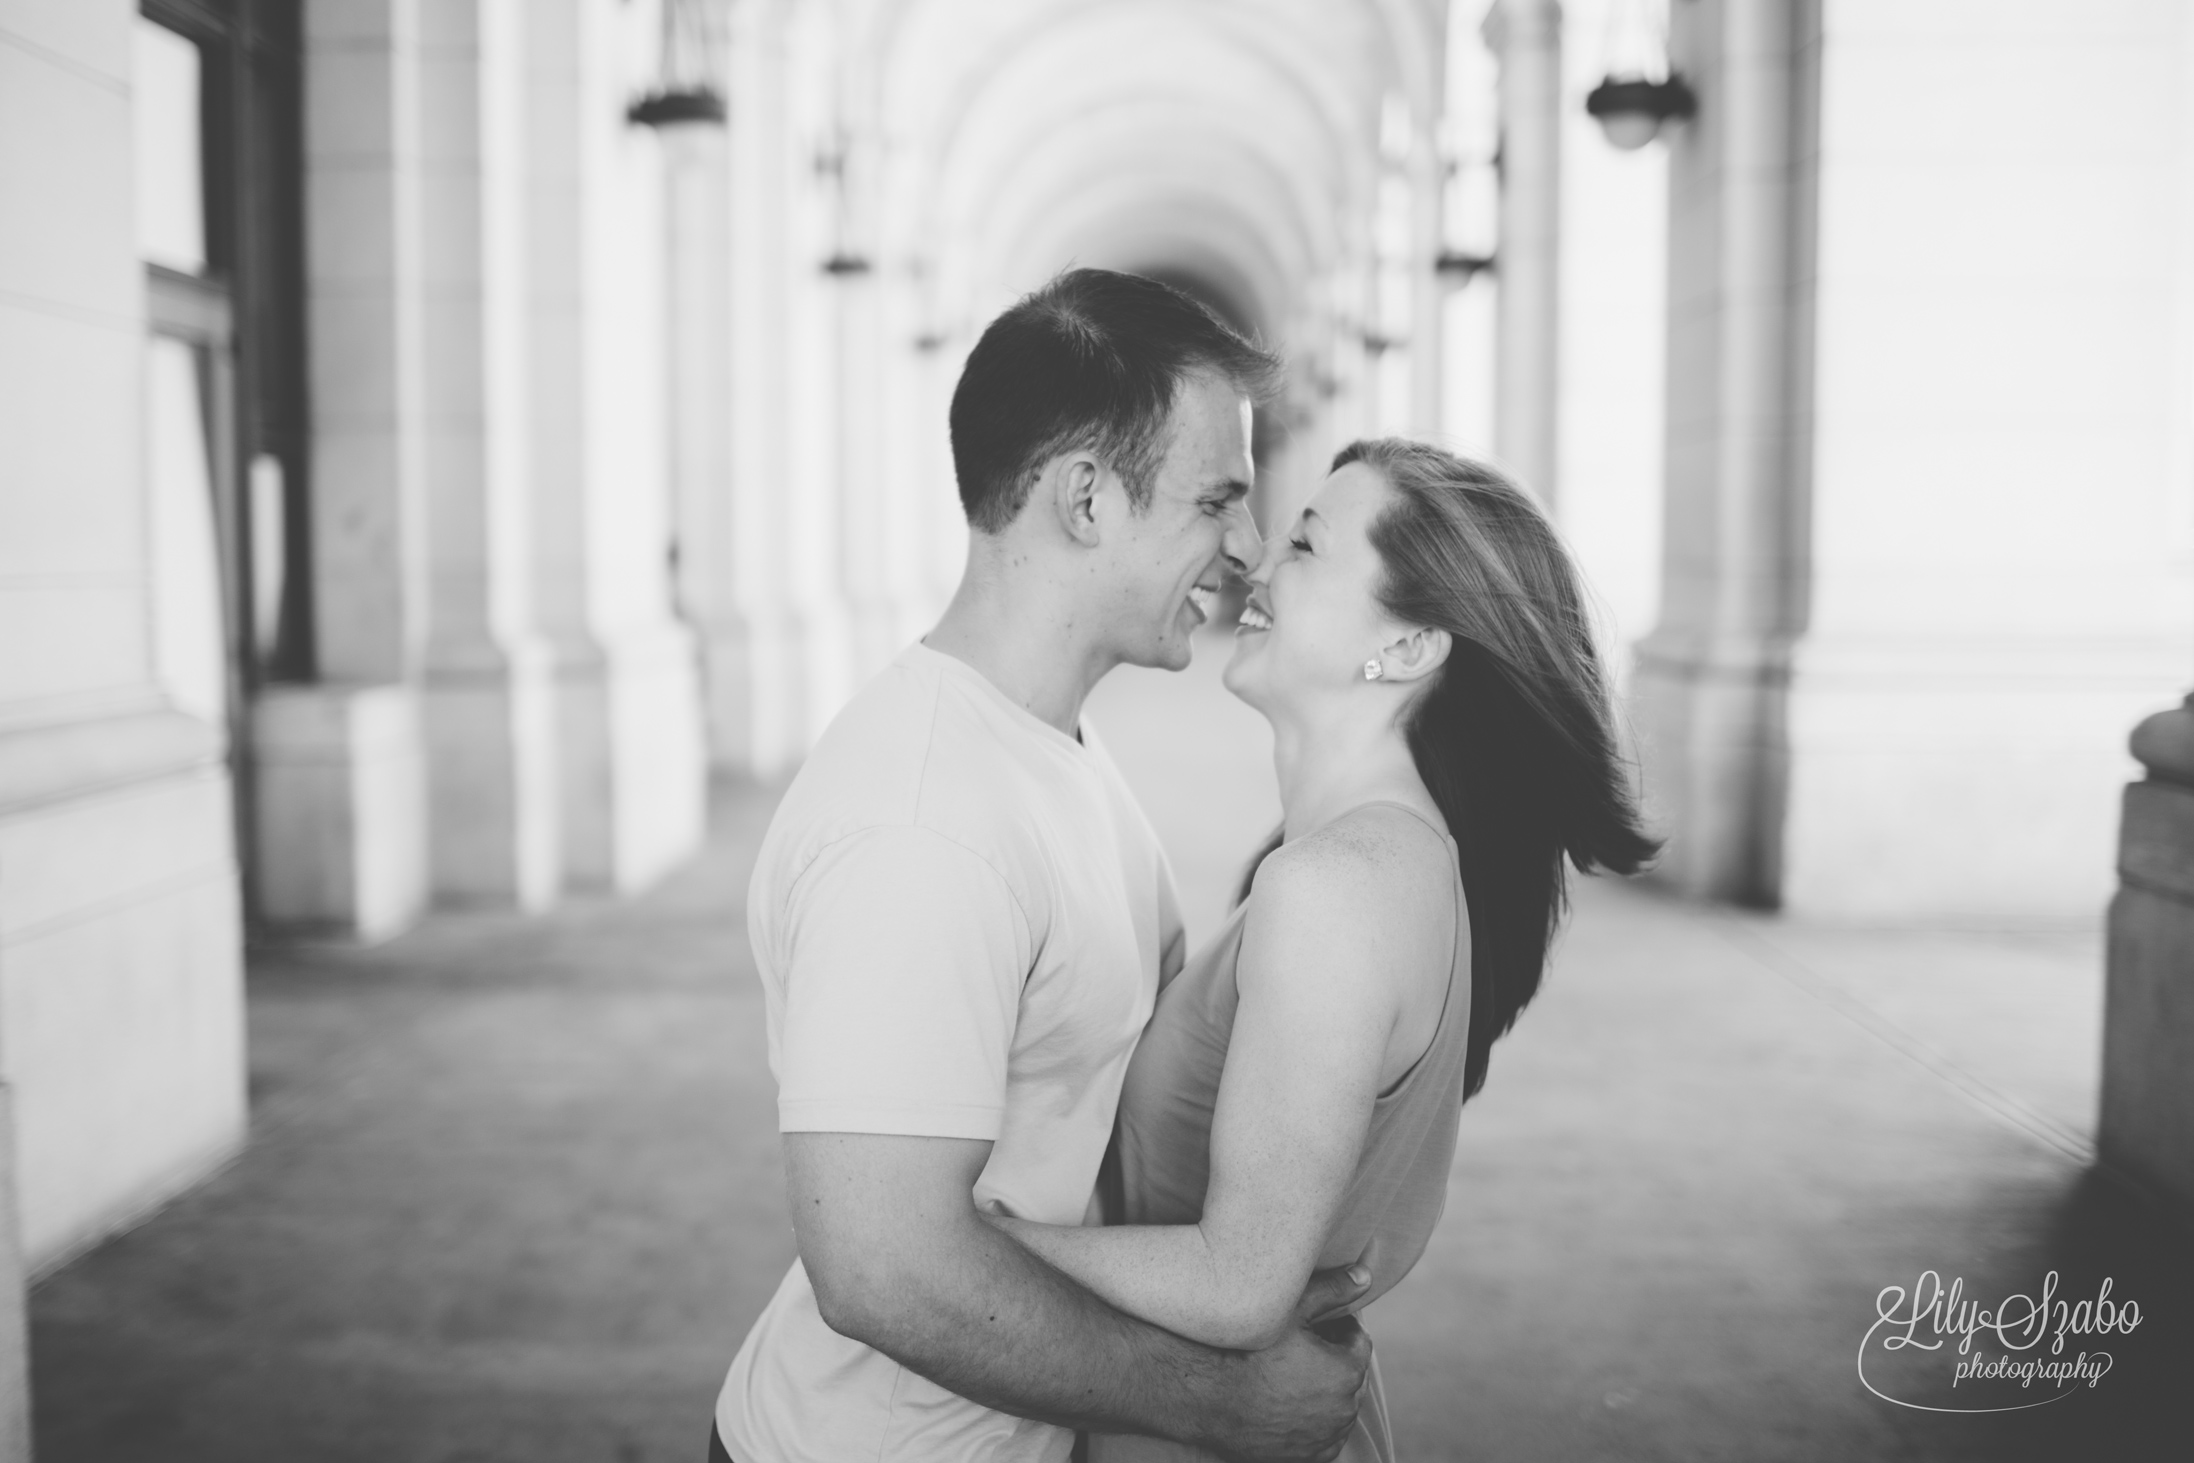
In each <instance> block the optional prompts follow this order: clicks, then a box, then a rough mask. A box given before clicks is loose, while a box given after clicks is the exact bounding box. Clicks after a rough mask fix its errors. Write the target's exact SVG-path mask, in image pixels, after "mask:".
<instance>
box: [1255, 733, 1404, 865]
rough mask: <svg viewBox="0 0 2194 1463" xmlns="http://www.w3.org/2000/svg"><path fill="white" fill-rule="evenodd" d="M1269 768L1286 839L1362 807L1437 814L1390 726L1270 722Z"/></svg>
mask: <svg viewBox="0 0 2194 1463" xmlns="http://www.w3.org/2000/svg"><path fill="white" fill-rule="evenodd" d="M1272 762H1273V769H1274V771H1275V772H1276V773H1277V774H1278V777H1279V783H1280V816H1281V826H1282V828H1283V830H1284V834H1285V836H1286V837H1288V838H1299V837H1301V836H1302V835H1303V834H1305V833H1311V832H1315V831H1316V830H1317V829H1320V828H1323V827H1324V826H1325V825H1326V824H1328V823H1330V822H1332V821H1333V820H1334V819H1336V818H1338V817H1340V816H1341V815H1342V814H1343V813H1346V812H1348V811H1349V810H1350V809H1351V808H1357V807H1361V806H1362V805H1363V804H1365V803H1369V802H1379V801H1393V802H1399V803H1407V804H1409V805H1410V806H1412V807H1421V808H1423V809H1425V810H1426V811H1428V812H1437V811H1438V808H1437V805H1436V804H1435V803H1434V802H1433V799H1432V794H1431V793H1430V792H1429V791H1428V790H1427V789H1426V788H1425V784H1424V779H1423V778H1421V777H1419V776H1418V775H1417V763H1416V759H1415V758H1413V757H1411V756H1410V752H1409V742H1408V739H1407V738H1406V737H1405V736H1404V735H1403V733H1402V729H1401V727H1400V726H1398V725H1396V724H1395V722H1394V721H1393V720H1391V719H1379V720H1374V719H1372V718H1370V717H1366V716H1360V715H1346V716H1343V715H1327V716H1323V717H1319V716H1305V717H1299V718H1298V717H1275V718H1273V725H1272Z"/></svg>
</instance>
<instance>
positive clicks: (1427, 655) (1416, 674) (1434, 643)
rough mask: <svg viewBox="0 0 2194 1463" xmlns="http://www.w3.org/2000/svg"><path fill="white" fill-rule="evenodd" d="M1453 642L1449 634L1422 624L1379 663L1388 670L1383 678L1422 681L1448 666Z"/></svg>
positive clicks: (1386, 652)
mask: <svg viewBox="0 0 2194 1463" xmlns="http://www.w3.org/2000/svg"><path fill="white" fill-rule="evenodd" d="M1453 643H1454V642H1453V641H1452V640H1451V639H1450V638H1449V636H1448V633H1447V631H1445V630H1442V629H1440V628H1439V627H1437V626H1433V625H1421V626H1419V627H1418V628H1417V629H1414V630H1412V631H1410V632H1409V633H1408V634H1407V635H1404V636H1403V637H1402V638H1401V639H1399V640H1397V641H1395V642H1394V643H1392V644H1391V645H1389V646H1387V648H1386V650H1385V651H1384V652H1383V653H1381V655H1380V657H1379V660H1380V662H1381V664H1382V666H1383V667H1384V670H1385V674H1384V675H1383V676H1382V677H1381V679H1383V680H1388V681H1421V680H1423V679H1424V678H1425V677H1426V676H1429V675H1431V674H1432V673H1433V672H1434V671H1436V670H1438V669H1439V668H1440V667H1441V666H1443V665H1446V664H1447V653H1448V649H1449V647H1450V646H1451V645H1452V644H1453Z"/></svg>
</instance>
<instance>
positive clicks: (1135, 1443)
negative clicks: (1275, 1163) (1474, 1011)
mask: <svg viewBox="0 0 2194 1463" xmlns="http://www.w3.org/2000/svg"><path fill="white" fill-rule="evenodd" d="M1366 806H1374V807H1397V808H1401V809H1402V810H1403V811H1404V812H1406V813H1408V814H1409V815H1410V816H1411V817H1414V818H1417V819H1418V820H1419V821H1420V822H1423V823H1425V825H1426V826H1427V827H1429V828H1431V829H1432V830H1433V832H1435V833H1437V834H1439V835H1440V838H1441V840H1442V841H1443V842H1445V843H1446V844H1447V849H1448V859H1449V863H1450V866H1451V868H1454V869H1455V873H1454V876H1453V879H1452V881H1451V887H1452V891H1453V900H1454V909H1453V924H1452V926H1451V928H1452V929H1453V930H1454V935H1453V941H1454V950H1453V954H1452V955H1451V956H1450V957H1449V960H1448V987H1447V998H1446V1001H1445V1002H1444V1004H1443V1005H1442V1007H1441V1011H1440V1019H1439V1024H1438V1025H1437V1026H1436V1027H1435V1028H1434V1029H1433V1033H1432V1042H1431V1044H1430V1045H1429V1046H1427V1047H1426V1048H1425V1051H1424V1055H1422V1056H1421V1057H1419V1058H1418V1059H1417V1062H1416V1064H1415V1065H1414V1066H1412V1067H1411V1068H1410V1069H1409V1071H1408V1072H1406V1073H1404V1074H1403V1076H1402V1078H1401V1080H1400V1081H1398V1082H1396V1083H1395V1084H1394V1085H1393V1086H1392V1087H1390V1088H1389V1089H1387V1091H1386V1092H1384V1093H1383V1094H1381V1095H1380V1096H1379V1098H1378V1099H1377V1100H1376V1101H1375V1102H1374V1103H1373V1104H1372V1109H1371V1127H1370V1130H1369V1131H1368V1132H1367V1133H1366V1134H1365V1136H1364V1149H1363V1153H1362V1155H1361V1156H1360V1157H1359V1158H1358V1159H1357V1161H1356V1173H1355V1176H1354V1177H1353V1178H1352V1179H1351V1180H1350V1182H1349V1186H1348V1192H1347V1196H1346V1197H1345V1198H1344V1199H1343V1200H1342V1203H1341V1210H1340V1213H1339V1214H1337V1215H1336V1216H1335V1217H1334V1221H1333V1226H1332V1228H1331V1229H1330V1230H1329V1231H1328V1232H1327V1234H1326V1243H1325V1247H1324V1248H1323V1249H1322V1250H1321V1251H1320V1252H1319V1254H1318V1268H1319V1269H1321V1270H1323V1269H1330V1268H1331V1267H1333V1266H1335V1265H1346V1264H1350V1263H1352V1262H1353V1261H1355V1260H1356V1259H1357V1258H1358V1257H1359V1256H1361V1255H1362V1254H1363V1253H1364V1250H1365V1247H1366V1246H1368V1245H1369V1244H1370V1243H1371V1242H1372V1240H1373V1239H1376V1240H1377V1241H1378V1246H1377V1249H1376V1251H1375V1252H1374V1253H1373V1255H1372V1259H1371V1269H1372V1278H1371V1289H1370V1292H1369V1293H1368V1295H1367V1296H1366V1298H1365V1301H1364V1304H1365V1305H1369V1304H1370V1303H1371V1302H1372V1301H1374V1300H1377V1299H1378V1298H1379V1297H1380V1296H1382V1295H1384V1294H1386V1293H1387V1291H1389V1290H1391V1289H1393V1288H1394V1284H1395V1282H1396V1281H1398V1280H1400V1279H1401V1278H1402V1277H1403V1276H1404V1275H1407V1274H1408V1273H1409V1271H1410V1268H1411V1267H1412V1266H1414V1265H1415V1264H1416V1263H1417V1260H1418V1257H1419V1256H1421V1255H1423V1254H1424V1252H1425V1245H1426V1243H1427V1242H1428V1241H1430V1239H1431V1238H1432V1229H1433V1226H1434V1225H1436V1224H1437V1223H1439V1219H1440V1212H1441V1210H1442V1208H1443V1207H1444V1206H1445V1204H1446V1202H1447V1176H1448V1168H1449V1165H1450V1164H1451V1163H1452V1162H1453V1160H1454V1157H1455V1132H1456V1127H1457V1123H1458V1119H1459V1117H1460V1114H1461V1110H1462V1105H1463V1072H1464V1059H1465V1057H1466V1055H1467V1054H1468V1043H1469V1035H1470V941H1469V924H1468V919H1467V916H1466V913H1465V911H1466V906H1465V904H1464V900H1463V885H1462V875H1461V871H1460V868H1459V866H1457V865H1456V864H1455V859H1456V849H1455V841H1454V840H1453V839H1452V838H1450V837H1448V835H1447V833H1446V831H1445V830H1444V829H1441V828H1440V827H1438V825H1436V824H1433V823H1432V822H1431V820H1429V819H1427V818H1425V817H1424V815H1423V814H1421V813H1419V812H1417V810H1416V809H1414V808H1411V807H1409V806H1408V805H1407V804H1404V803H1386V802H1380V803H1375V804H1367V805H1366ZM1253 897H1254V896H1253ZM1249 907H1250V906H1249V902H1248V901H1245V902H1244V903H1243V904H1242V906H1241V907H1239V908H1237V909H1236V910H1235V911H1234V915H1233V917H1232V918H1231V919H1230V920H1228V922H1227V925H1226V927H1225V929H1223V930H1221V931H1220V933H1219V937H1218V938H1217V939H1216V940H1214V941H1213V942H1212V943H1211V944H1210V945H1208V946H1206V947H1205V948H1204V949H1203V950H1202V951H1201V952H1199V953H1198V954H1197V955H1196V957H1195V958H1194V959H1192V960H1190V961H1189V963H1188V964H1187V965H1186V966H1185V967H1184V968H1183V969H1182V971H1181V973H1180V974H1179V975H1177V976H1175V977H1174V978H1173V980H1172V981H1170V982H1169V983H1168V984H1167V985H1166V987H1165V989H1163V990H1161V991H1160V992H1159V993H1158V1004H1157V1008H1156V1009H1155V1010H1154V1011H1153V1012H1152V1014H1151V1018H1150V1024H1149V1025H1148V1026H1146V1027H1145V1028H1144V1030H1143V1036H1142V1040H1141V1041H1140V1042H1139V1043H1138V1044H1137V1045H1136V1048H1135V1056H1134V1058H1133V1059H1132V1060H1131V1061H1130V1062H1129V1064H1128V1069H1127V1078H1126V1082H1125V1085H1124V1086H1123V1087H1122V1089H1121V1092H1120V1111H1119V1118H1118V1120H1117V1123H1116V1126H1115V1127H1114V1129H1113V1152H1112V1154H1111V1155H1110V1166H1111V1167H1112V1172H1111V1173H1110V1174H1108V1176H1107V1177H1108V1179H1109V1180H1110V1181H1111V1183H1112V1184H1113V1185H1115V1186H1116V1192H1115V1194H1114V1196H1113V1197H1114V1198H1115V1199H1116V1200H1117V1202H1118V1205H1119V1207H1118V1210H1117V1211H1116V1212H1118V1213H1119V1215H1120V1222H1122V1223H1126V1224H1193V1223H1195V1222H1196V1221H1197V1220H1198V1219H1200V1218H1202V1217H1203V1212H1204V1191H1205V1189H1206V1187H1207V1186H1208V1184H1209V1182H1210V1178H1211V1112H1212V1107H1213V1105H1214V1103H1215V1102H1216V1101H1217V1099H1218V1095H1219V1075H1220V1072H1221V1070H1222V1069H1223V1068H1224V1067H1225V1065H1226V1053H1227V1042H1228V1039H1229V1037H1230V1036H1231V1035H1232V1033H1233V1029H1234V1010H1235V1002H1236V988H1235V967H1236V963H1237V961H1238V960H1239V959H1240V957H1241V951H1242V927H1243V923H1244V921H1245V919H1246V918H1247V915H1248V913H1249ZM1375 1369H1376V1366H1375ZM1385 1422H1386V1419H1385V1401H1384V1398H1383V1396H1382V1395H1381V1393H1380V1391H1379V1388H1378V1387H1377V1385H1376V1384H1375V1385H1374V1386H1373V1387H1371V1388H1370V1389H1368V1391H1367V1401H1366V1404H1365V1408H1364V1416H1363V1418H1362V1419H1360V1420H1359V1425H1358V1428H1357V1435H1356V1437H1355V1438H1352V1439H1351V1441H1350V1444H1349V1446H1348V1448H1347V1449H1346V1450H1344V1451H1343V1453H1342V1454H1341V1457H1342V1458H1343V1459H1344V1460H1348V1463H1355V1460H1358V1459H1363V1460H1371V1459H1380V1460H1390V1459H1392V1457H1393V1451H1392V1447H1391V1444H1390V1443H1389V1442H1388V1440H1387V1438H1386V1426H1385ZM1208 1456H1209V1455H1207V1454H1204V1453H1202V1452H1199V1451H1197V1450H1195V1449H1188V1448H1183V1447H1181V1446H1180V1445H1178V1444H1172V1443H1162V1442H1154V1441H1152V1440H1150V1439H1144V1438H1112V1437H1102V1438H1095V1439H1092V1451H1091V1457H1092V1459H1093V1460H1102V1463H1127V1460H1131V1459H1132V1460H1136V1463H1141V1460H1145V1459H1150V1460H1158V1459H1168V1460H1185V1459H1189V1458H1204V1457H1208Z"/></svg>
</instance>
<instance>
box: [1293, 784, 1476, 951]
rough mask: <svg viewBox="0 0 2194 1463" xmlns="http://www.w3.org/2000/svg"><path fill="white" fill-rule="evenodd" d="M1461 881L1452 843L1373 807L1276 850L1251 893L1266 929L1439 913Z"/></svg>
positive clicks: (1400, 811)
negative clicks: (1418, 911)
mask: <svg viewBox="0 0 2194 1463" xmlns="http://www.w3.org/2000/svg"><path fill="white" fill-rule="evenodd" d="M1453 879H1454V863H1453V861H1452V858H1451V855H1450V854H1449V851H1448V844H1447V840H1445V839H1444V838H1441V837H1440V836H1439V835H1438V834H1437V833H1436V832H1434V831H1433V828H1432V827H1431V825H1429V824H1428V823H1427V822H1426V821H1425V820H1424V818H1422V817H1419V816H1417V815H1414V814H1412V813H1411V812H1410V811H1409V810H1407V809H1406V808H1403V807H1400V806H1398V805H1396V804H1393V803H1369V804H1366V805H1365V806H1363V807H1360V808H1355V809H1352V810H1351V811H1349V812H1348V813H1346V814H1344V815H1343V816H1341V817H1339V818H1336V819H1334V820H1333V821H1332V822H1331V823H1328V824H1327V825H1326V826H1325V827H1323V828H1320V829H1318V830H1316V831H1315V832H1312V833H1308V834H1305V835H1303V836H1302V837H1300V838H1294V839H1290V840H1289V841H1288V842H1286V843H1284V844H1282V845H1281V846H1280V847H1279V848H1277V849H1275V850H1273V852H1272V854H1271V855H1270V856H1269V857H1267V858H1266V859H1265V861H1264V863H1263V865H1262V866H1261V867H1259V869H1258V870H1257V877H1256V880H1255V881H1254V882H1253V883H1252V885H1251V888H1250V898H1251V915H1252V917H1253V918H1255V917H1260V916H1261V917H1263V919H1264V920H1265V921H1267V922H1271V921H1274V920H1277V921H1278V922H1280V923H1283V924H1296V923H1299V922H1301V921H1304V920H1307V919H1318V920H1321V921H1325V920H1340V921H1342V922H1348V921H1350V920H1351V919H1355V918H1363V919H1377V920H1391V919H1392V917H1393V915H1394V913H1395V912H1396V910H1397V909H1411V908H1418V907H1423V908H1428V909H1433V908H1436V909H1438V911H1439V912H1440V914H1441V915H1442V916H1443V917H1445V914H1446V906H1445V903H1444V902H1442V899H1441V898H1440V896H1445V894H1446V893H1447V891H1448V890H1449V888H1450V887H1451V882H1452V880H1453Z"/></svg>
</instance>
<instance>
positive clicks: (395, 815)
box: [252, 685, 427, 942]
mask: <svg viewBox="0 0 2194 1463" xmlns="http://www.w3.org/2000/svg"><path fill="white" fill-rule="evenodd" d="M252 739H253V749H254V750H253V758H254V764H255V770H256V781H257V786H256V789H255V794H256V795H255V797H254V799H253V804H254V809H255V818H256V822H257V827H256V828H255V830H254V833H255V837H256V841H257V857H256V858H255V859H254V860H253V863H254V865H255V867H256V870H257V879H258V889H257V891H256V892H257V895H258V906H259V911H260V916H261V918H263V919H264V920H265V921H266V922H267V923H268V924H269V925H270V926H272V927H274V928H275V929H276V930H279V931H283V932H286V933H292V934H299V935H309V936H323V937H334V938H340V939H352V940H360V941H367V942H371V941H375V940H383V939H386V938H388V937H389V936H390V935H393V934H396V933H397V932H398V931H400V930H403V929H404V928H405V927H407V926H408V925H410V924H411V923H412V922H413V921H414V920H416V919H417V918H418V917H419V915H420V913H421V911H423V910H424V909H425V907H426V901H427V849H426V759H425V756H424V753H423V744H422V737H421V733H420V723H419V704H418V700H417V697H416V695H415V694H414V693H413V691H412V689H411V688H410V687H408V686H403V685H383V686H344V685H313V686H283V685H275V686H269V687H267V688H266V689H265V690H264V691H263V692H262V693H261V695H260V697H259V701H258V704H257V705H256V706H255V707H254V708H253V709H252Z"/></svg>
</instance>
